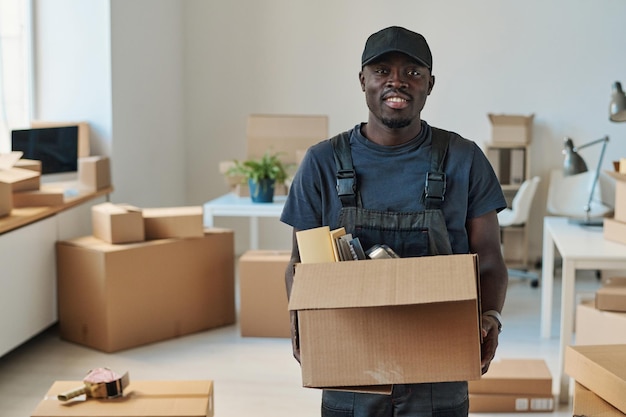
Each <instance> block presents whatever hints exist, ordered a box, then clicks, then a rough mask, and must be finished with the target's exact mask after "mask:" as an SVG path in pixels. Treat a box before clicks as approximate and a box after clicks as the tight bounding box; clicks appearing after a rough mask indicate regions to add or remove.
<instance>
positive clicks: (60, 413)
mask: <svg viewBox="0 0 626 417" xmlns="http://www.w3.org/2000/svg"><path fill="white" fill-rule="evenodd" d="M83 385H84V382H82V381H56V382H54V383H53V384H52V387H51V388H50V389H49V390H48V392H47V393H46V395H45V397H44V399H43V400H41V402H40V403H39V405H37V408H35V410H34V411H33V413H32V414H31V417H70V416H75V417H90V416H115V417H145V416H162V417H180V416H185V417H212V416H213V412H214V405H213V381H202V380H196V381H133V380H132V379H131V381H130V384H128V387H126V388H125V389H124V396H123V397H120V398H112V399H107V400H102V399H86V398H85V396H84V395H83V396H79V397H76V398H75V399H73V400H70V401H67V402H62V401H59V400H57V395H59V394H61V393H64V392H66V391H69V390H71V389H74V388H77V387H82V386H83Z"/></svg>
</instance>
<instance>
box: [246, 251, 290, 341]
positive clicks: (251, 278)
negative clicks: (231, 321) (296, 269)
mask: <svg viewBox="0 0 626 417" xmlns="http://www.w3.org/2000/svg"><path fill="white" fill-rule="evenodd" d="M290 258H291V251H275V250H249V251H247V252H245V253H244V254H243V255H241V257H240V258H239V295H240V296H239V299H240V306H241V307H240V311H239V325H240V329H241V336H244V337H291V330H290V328H291V326H290V321H289V311H288V310H287V292H286V290H285V271H286V269H287V265H288V264H289V259H290Z"/></svg>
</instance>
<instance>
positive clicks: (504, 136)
mask: <svg viewBox="0 0 626 417" xmlns="http://www.w3.org/2000/svg"><path fill="white" fill-rule="evenodd" d="M488 116H489V120H490V121H491V141H492V142H493V143H498V144H518V145H520V144H522V145H523V144H528V143H530V141H531V137H532V125H533V119H534V117H535V115H534V114H531V115H530V116H523V115H512V114H492V113H489V114H488Z"/></svg>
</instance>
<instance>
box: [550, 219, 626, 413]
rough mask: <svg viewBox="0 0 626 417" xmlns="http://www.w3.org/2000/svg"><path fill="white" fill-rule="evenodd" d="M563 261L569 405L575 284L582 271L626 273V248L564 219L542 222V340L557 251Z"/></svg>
mask: <svg viewBox="0 0 626 417" xmlns="http://www.w3.org/2000/svg"><path fill="white" fill-rule="evenodd" d="M555 246H556V248H557V249H558V251H559V253H560V254H561V258H562V259H563V267H562V276H561V280H562V281H561V282H562V289H561V328H560V335H559V342H560V346H559V367H558V369H559V372H558V376H557V377H558V378H560V390H559V398H560V402H561V403H568V402H569V379H570V378H569V376H567V375H566V374H565V373H564V372H563V364H564V355H565V349H566V347H567V346H568V345H570V344H571V343H572V334H573V326H574V309H575V305H574V304H575V283H576V282H575V280H576V271H577V270H579V269H591V270H601V269H626V245H622V244H620V243H616V242H611V241H609V240H606V239H604V237H603V234H602V228H600V227H584V226H578V225H574V224H570V223H568V221H567V219H566V218H563V217H546V218H544V222H543V259H542V271H541V277H542V278H541V279H542V283H541V336H542V337H543V338H549V337H550V333H551V320H552V293H553V284H554V247H555Z"/></svg>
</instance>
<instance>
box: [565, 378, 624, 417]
mask: <svg viewBox="0 0 626 417" xmlns="http://www.w3.org/2000/svg"><path fill="white" fill-rule="evenodd" d="M572 413H573V415H575V416H585V417H626V414H624V413H622V412H621V411H619V410H618V409H617V408H615V407H613V406H612V405H611V404H609V403H607V402H606V401H604V400H603V399H602V398H600V397H598V396H597V395H596V394H594V393H593V392H592V391H591V390H588V389H587V388H585V387H584V386H582V385H581V384H579V383H578V382H576V383H574V405H573V409H572Z"/></svg>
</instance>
